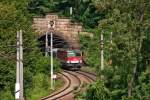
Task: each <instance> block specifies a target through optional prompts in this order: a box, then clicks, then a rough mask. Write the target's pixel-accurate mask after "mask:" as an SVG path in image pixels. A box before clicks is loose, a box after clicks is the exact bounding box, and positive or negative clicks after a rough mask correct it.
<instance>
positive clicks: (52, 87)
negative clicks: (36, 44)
mask: <svg viewBox="0 0 150 100" xmlns="http://www.w3.org/2000/svg"><path fill="white" fill-rule="evenodd" d="M50 48H51V89H52V90H54V86H53V33H52V32H51V47H50Z"/></svg>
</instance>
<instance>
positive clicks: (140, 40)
mask: <svg viewBox="0 0 150 100" xmlns="http://www.w3.org/2000/svg"><path fill="white" fill-rule="evenodd" d="M140 13H141V16H140V21H139V24H141V23H142V21H143V17H144V8H143V9H141V12H140ZM137 33H138V34H139V36H138V37H139V39H138V41H137V42H138V48H137V53H136V60H137V62H136V64H135V66H134V67H133V71H132V76H131V80H129V82H128V97H131V96H132V88H133V83H134V79H135V75H136V73H137V68H138V66H139V65H138V64H139V56H140V52H141V48H142V43H143V37H142V35H141V32H137Z"/></svg>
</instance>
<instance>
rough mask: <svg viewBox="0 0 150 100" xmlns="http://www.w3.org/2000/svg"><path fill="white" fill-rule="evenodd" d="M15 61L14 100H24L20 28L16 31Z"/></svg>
mask: <svg viewBox="0 0 150 100" xmlns="http://www.w3.org/2000/svg"><path fill="white" fill-rule="evenodd" d="M16 56H17V62H16V85H15V98H16V100H24V97H23V47H22V30H20V31H17V55H16Z"/></svg>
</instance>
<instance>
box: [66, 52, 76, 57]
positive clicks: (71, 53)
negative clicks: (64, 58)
mask: <svg viewBox="0 0 150 100" xmlns="http://www.w3.org/2000/svg"><path fill="white" fill-rule="evenodd" d="M75 56H76V55H75V53H74V52H70V53H68V57H75Z"/></svg>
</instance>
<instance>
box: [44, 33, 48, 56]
mask: <svg viewBox="0 0 150 100" xmlns="http://www.w3.org/2000/svg"><path fill="white" fill-rule="evenodd" d="M45 56H46V57H47V56H48V34H47V32H46V36H45Z"/></svg>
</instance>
